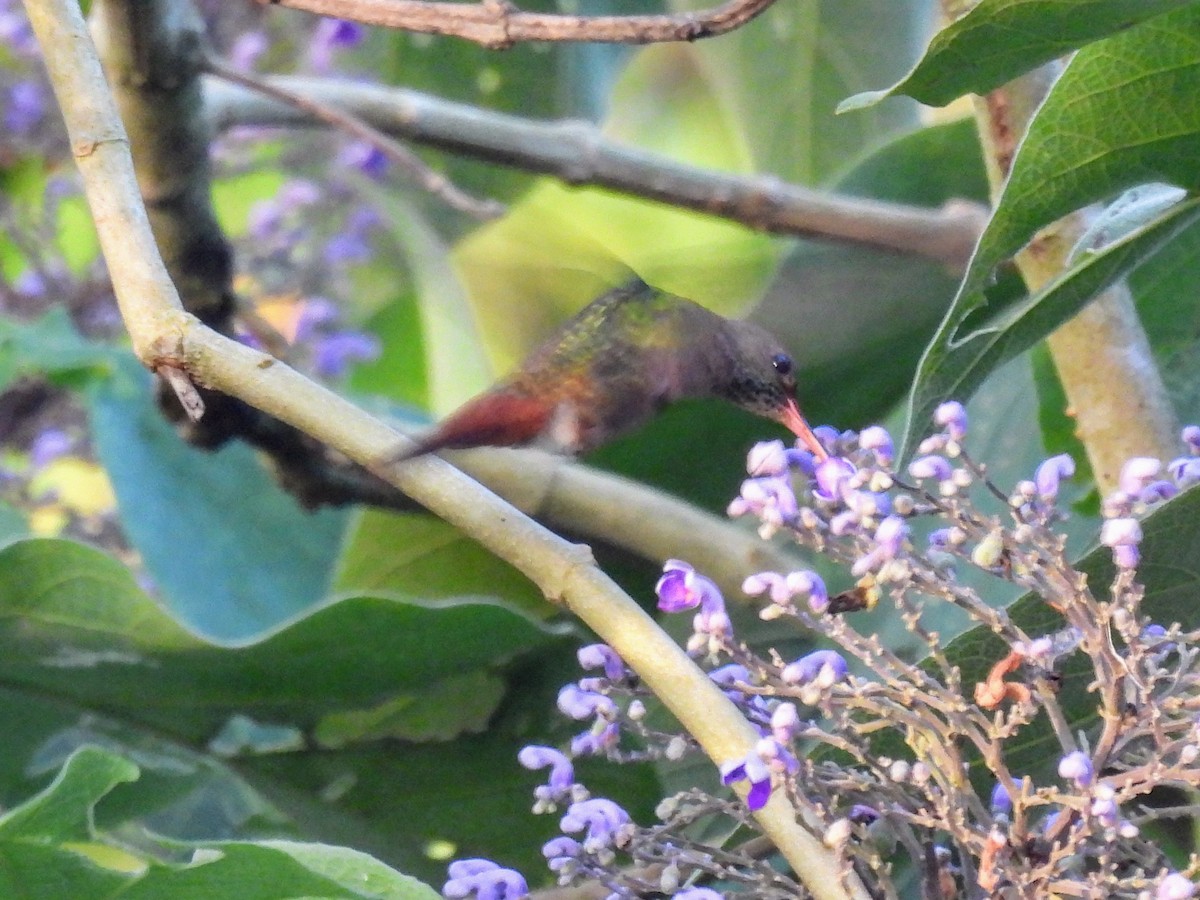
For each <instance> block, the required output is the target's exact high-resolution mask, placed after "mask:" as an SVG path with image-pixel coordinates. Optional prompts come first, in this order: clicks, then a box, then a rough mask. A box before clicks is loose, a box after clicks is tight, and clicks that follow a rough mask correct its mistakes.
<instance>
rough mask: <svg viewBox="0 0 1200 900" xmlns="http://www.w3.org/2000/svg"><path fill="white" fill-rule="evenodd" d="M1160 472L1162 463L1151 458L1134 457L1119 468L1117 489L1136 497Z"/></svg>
mask: <svg viewBox="0 0 1200 900" xmlns="http://www.w3.org/2000/svg"><path fill="white" fill-rule="evenodd" d="M1160 471H1162V463H1161V462H1160V461H1159V460H1157V459H1154V458H1153V457H1151V456H1135V457H1134V458H1133V459H1131V460H1129V461H1128V462H1126V463H1125V465H1123V466H1122V467H1121V476H1120V478H1118V479H1117V487H1118V488H1119V489H1120V490H1122V491H1124V492H1125V493H1126V494H1131V495H1135V496H1136V495H1137V494H1139V493H1141V491H1142V488H1144V487H1145V486H1146V485H1147V484H1149V483H1150V482H1151V481H1153V480H1154V479H1155V477H1156V476H1157V475H1158V473H1159V472H1160Z"/></svg>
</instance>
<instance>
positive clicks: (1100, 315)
mask: <svg viewBox="0 0 1200 900" xmlns="http://www.w3.org/2000/svg"><path fill="white" fill-rule="evenodd" d="M1058 71H1059V64H1058V63H1050V64H1048V65H1046V66H1043V67H1041V68H1039V69H1036V70H1034V71H1033V72H1030V73H1028V74H1026V75H1023V76H1021V77H1020V78H1018V79H1016V80H1014V81H1012V82H1010V83H1009V84H1006V85H1004V86H1002V87H999V88H997V89H996V90H994V91H992V92H991V93H989V94H987V95H986V96H984V97H979V98H977V99H976V103H975V116H976V121H977V123H978V127H979V133H980V142H981V143H982V145H983V150H984V158H985V163H986V166H987V171H988V178H989V181H990V182H991V186H992V193H993V196H994V197H996V198H998V197H999V195H1000V191H1001V188H1002V187H1003V184H1004V180H1005V179H1006V178H1007V176H1008V172H1009V169H1010V167H1011V166H1012V161H1013V158H1014V156H1015V155H1016V153H1017V148H1018V146H1019V144H1020V141H1021V139H1022V138H1023V137H1024V135H1025V132H1026V131H1027V130H1028V127H1029V122H1030V120H1031V119H1032V118H1033V116H1034V114H1035V113H1036V112H1037V109H1038V107H1039V106H1040V105H1041V102H1042V100H1043V99H1045V96H1046V93H1047V92H1048V91H1049V90H1050V88H1051V86H1052V85H1053V83H1054V81H1055V79H1056V77H1057V75H1058ZM1097 212H1098V210H1097V209H1096V208H1095V207H1091V208H1088V209H1082V210H1080V211H1078V212H1075V213H1072V214H1070V215H1068V216H1066V217H1064V218H1062V219H1060V220H1059V221H1057V222H1055V223H1054V224H1053V225H1050V226H1049V227H1047V228H1044V229H1042V231H1040V232H1039V233H1038V235H1037V237H1036V238H1035V239H1034V240H1033V241H1032V242H1031V243H1030V244H1029V246H1027V247H1026V248H1025V249H1024V250H1022V251H1021V252H1020V253H1018V254H1017V256H1016V264H1017V268H1018V269H1019V270H1020V272H1021V276H1022V278H1023V279H1024V281H1025V284H1026V286H1027V287H1028V288H1029V290H1030V291H1031V292H1034V291H1037V290H1039V289H1041V288H1043V287H1045V286H1046V285H1048V284H1050V283H1051V282H1052V281H1054V279H1055V278H1057V277H1058V276H1059V275H1061V274H1062V273H1063V272H1064V271H1065V270H1066V269H1067V267H1068V265H1069V257H1070V254H1071V251H1072V248H1073V247H1074V246H1075V245H1076V244H1077V243H1078V241H1079V239H1080V238H1081V237H1082V236H1083V235H1084V233H1085V232H1086V231H1087V229H1088V227H1089V225H1090V224H1091V222H1092V221H1093V219H1094V217H1095V215H1096V213H1097ZM1047 343H1048V345H1049V348H1050V355H1051V356H1052V357H1053V359H1054V366H1055V368H1056V369H1057V370H1058V376H1059V380H1060V381H1061V382H1062V386H1063V390H1064V391H1065V393H1066V395H1067V403H1068V412H1069V414H1071V415H1072V416H1073V417H1074V419H1075V424H1076V434H1077V435H1078V436H1079V439H1080V440H1081V441H1082V442H1083V446H1084V448H1085V449H1086V450H1087V455H1088V461H1089V462H1090V463H1091V467H1092V471H1093V472H1094V473H1095V476H1096V484H1097V486H1098V487H1099V489H1100V492H1101V493H1102V494H1108V493H1110V492H1112V491H1114V490H1116V488H1117V484H1118V479H1119V476H1120V473H1121V467H1122V466H1123V465H1124V463H1125V461H1126V460H1128V459H1131V458H1133V457H1135V456H1153V457H1155V458H1158V459H1169V458H1171V456H1173V455H1174V453H1175V450H1176V446H1177V443H1178V439H1179V438H1178V435H1179V424H1178V422H1177V421H1176V418H1175V411H1174V409H1173V408H1172V406H1171V401H1170V397H1169V396H1168V394H1167V389H1166V385H1165V384H1164V383H1163V380H1162V375H1161V373H1160V372H1159V370H1158V366H1157V365H1156V364H1155V362H1154V355H1153V353H1152V352H1151V349H1150V341H1149V339H1148V338H1147V337H1146V332H1145V329H1144V328H1143V327H1142V323H1141V320H1140V319H1139V318H1138V314H1137V309H1136V308H1135V306H1134V302H1133V295H1132V294H1131V293H1130V291H1129V287H1128V286H1127V285H1126V284H1125V282H1123V281H1122V282H1117V283H1116V284H1113V285H1112V286H1110V287H1109V288H1107V289H1106V290H1104V291H1101V292H1100V293H1099V294H1097V295H1096V297H1095V299H1094V300H1092V302H1091V303H1089V304H1088V305H1087V306H1086V307H1084V308H1083V310H1081V311H1080V312H1079V313H1078V314H1077V315H1076V316H1075V317H1074V318H1073V319H1071V320H1070V321H1068V322H1066V323H1064V324H1063V325H1061V326H1059V328H1058V329H1057V330H1056V331H1055V332H1054V333H1053V334H1051V335H1050V336H1049V338H1048V339H1047Z"/></svg>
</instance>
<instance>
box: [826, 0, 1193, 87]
mask: <svg viewBox="0 0 1200 900" xmlns="http://www.w3.org/2000/svg"><path fill="white" fill-rule="evenodd" d="M1191 2H1193V0H981V2H980V3H978V4H977V5H976V6H974V7H972V8H971V9H970V10H969V11H968V12H967V13H966V14H965V15H964V16H962V18H960V19H958V20H957V21H955V22H953V23H952V24H951V25H949V26H947V27H946V28H944V29H942V30H941V31H940V32H938V33H937V34H936V35H935V36H934V38H933V40H932V41H930V42H929V48H928V49H927V50H926V51H925V55H924V56H923V57H922V58H921V61H920V62H918V63H917V65H916V67H915V68H914V69H913V70H912V71H911V72H909V73H908V75H906V76H905V77H904V78H903V80H901V81H900V82H899V83H897V84H895V85H893V86H892V87H890V88H887V89H886V90H882V91H868V92H865V93H862V94H858V95H856V96H854V97H851V98H849V99H848V100H846V101H845V102H843V104H842V105H841V107H840V110H842V111H845V110H851V109H861V108H862V107H864V106H869V105H871V104H873V103H877V102H878V101H880V100H882V99H883V98H884V97H892V96H895V95H897V94H904V95H907V96H909V97H913V98H915V99H917V100H920V101H921V102H922V103H928V104H929V105H931V106H944V105H945V104H947V103H949V102H950V101H951V100H954V99H955V98H957V97H961V96H962V95H963V94H967V93H976V94H983V93H986V92H988V91H990V90H991V89H992V88H995V87H999V86H1000V85H1001V84H1003V83H1004V82H1006V81H1009V80H1011V79H1012V78H1015V77H1016V76H1017V75H1020V74H1021V73H1022V72H1025V71H1028V70H1029V69H1033V68H1035V67H1037V66H1039V65H1041V64H1042V63H1044V62H1049V61H1050V60H1052V59H1057V58H1058V57H1060V56H1066V55H1067V54H1068V53H1070V52H1071V51H1072V50H1076V49H1078V48H1079V47H1082V46H1083V45H1084V44H1087V43H1089V42H1091V41H1095V40H1099V39H1100V38H1104V37H1107V36H1109V35H1111V34H1116V33H1117V32H1120V31H1124V30H1125V29H1127V28H1130V27H1131V26H1133V25H1136V24H1137V23H1139V22H1141V21H1144V20H1145V19H1149V18H1152V17H1154V16H1157V15H1160V14H1161V13H1164V12H1169V11H1170V10H1173V9H1176V8H1178V7H1180V6H1185V5H1187V4H1188V3H1191Z"/></svg>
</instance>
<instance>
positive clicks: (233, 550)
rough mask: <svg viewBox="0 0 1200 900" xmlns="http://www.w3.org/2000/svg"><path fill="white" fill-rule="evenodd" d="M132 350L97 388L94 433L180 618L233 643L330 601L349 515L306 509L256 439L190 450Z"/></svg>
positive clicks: (129, 527) (151, 566) (132, 526)
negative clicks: (270, 470)
mask: <svg viewBox="0 0 1200 900" xmlns="http://www.w3.org/2000/svg"><path fill="white" fill-rule="evenodd" d="M151 394H152V391H151V389H150V385H149V379H148V377H147V376H146V373H145V372H144V371H142V370H141V368H140V367H139V366H137V365H136V363H134V362H133V360H132V358H126V360H125V364H124V365H123V366H122V367H121V372H120V373H119V374H118V375H117V376H114V377H113V378H111V379H109V380H107V381H105V382H103V383H98V384H97V385H96V386H95V389H94V390H93V391H91V392H90V394H89V406H90V411H91V422H92V433H93V436H94V439H95V444H96V449H97V452H98V454H99V457H100V461H101V463H103V465H104V466H105V468H106V469H107V471H108V475H109V478H110V479H111V480H112V483H113V488H114V489H115V491H116V494H117V500H118V503H119V506H120V516H121V524H122V525H123V527H124V529H125V533H126V535H128V537H129V539H130V541H131V542H132V543H133V545H134V547H135V548H136V549H137V551H138V553H139V554H140V555H141V557H142V560H143V561H144V563H145V565H146V568H147V570H148V571H149V573H150V575H151V577H152V578H153V579H154V582H155V583H156V584H157V585H158V586H159V587H160V588H161V589H162V591H163V594H164V596H165V598H166V601H167V603H168V604H169V605H170V607H171V609H172V610H173V611H174V612H175V614H176V615H178V616H180V617H181V618H182V619H183V620H184V621H185V622H187V623H188V624H189V625H190V626H191V627H193V628H196V629H197V630H199V631H202V632H204V633H205V634H209V635H212V636H213V637H216V638H219V639H226V640H234V639H238V638H243V637H246V636H248V635H251V634H255V633H257V632H259V631H261V630H262V629H264V628H270V627H272V626H275V625H277V624H279V623H280V622H282V621H283V620H285V619H287V618H289V617H291V616H294V615H296V614H297V613H299V612H301V611H303V610H306V609H308V608H310V607H311V606H312V605H313V604H315V603H317V602H318V601H320V600H321V599H322V598H323V597H324V596H325V595H326V592H327V590H328V587H329V582H330V577H331V575H332V572H333V566H334V561H335V559H336V558H337V553H338V550H339V542H340V540H341V535H342V532H343V530H344V528H345V523H346V520H347V513H346V512H344V511H337V510H322V511H320V512H315V513H313V512H306V511H305V510H302V509H301V508H300V507H299V506H297V504H296V502H295V500H294V499H292V497H290V496H289V495H288V494H286V493H284V492H283V491H282V490H281V489H280V488H279V487H277V486H276V485H275V483H274V481H273V480H272V479H271V477H270V476H269V475H268V474H267V472H266V470H265V469H264V467H263V464H262V463H261V462H260V461H259V460H258V459H257V458H256V457H255V454H254V452H253V451H252V450H250V448H249V447H246V446H245V445H242V444H236V445H230V446H227V447H225V448H223V449H222V450H220V451H219V452H217V453H205V452H202V451H199V450H196V449H194V448H192V447H189V446H188V445H187V444H185V443H184V442H183V441H182V440H180V438H179V436H178V435H176V434H175V433H174V431H172V430H171V428H170V426H169V425H167V424H166V423H165V422H164V421H163V419H162V416H161V415H160V414H159V412H158V410H156V409H155V408H154V404H153V401H152V399H151Z"/></svg>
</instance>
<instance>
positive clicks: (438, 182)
mask: <svg viewBox="0 0 1200 900" xmlns="http://www.w3.org/2000/svg"><path fill="white" fill-rule="evenodd" d="M204 66H205V68H206V69H208V71H209V72H211V73H212V74H213V75H215V76H217V77H218V78H221V79H223V80H224V81H228V82H230V83H232V84H237V85H240V86H241V87H244V88H247V89H249V90H251V91H256V92H257V93H259V94H263V95H264V96H267V97H271V98H272V99H274V100H278V101H279V102H280V103H286V104H288V105H289V106H294V107H295V108H296V109H298V110H301V111H303V112H305V113H307V114H308V115H309V116H311V117H312V118H313V119H315V120H316V121H318V122H324V123H325V124H326V125H330V126H332V127H334V128H338V129H340V130H342V131H344V132H346V133H347V134H349V135H352V136H354V137H356V138H358V139H360V140H364V141H367V142H368V143H370V144H372V145H374V146H375V147H377V148H378V149H379V150H380V151H381V152H382V153H383V154H384V155H385V156H387V157H388V159H390V160H391V161H392V162H393V163H395V165H396V167H397V168H399V169H400V171H401V172H403V173H404V174H405V175H406V176H407V177H408V178H409V179H411V180H412V181H414V182H416V183H417V185H419V186H420V187H421V188H422V189H423V190H425V191H427V192H428V193H430V194H432V195H433V196H435V197H437V198H438V199H439V200H441V201H442V202H443V203H445V204H446V205H447V206H449V207H450V208H451V209H454V210H457V211H458V212H461V213H466V214H467V215H469V216H472V217H473V218H476V219H481V220H487V219H494V218H497V217H498V216H501V215H503V214H504V206H503V204H501V203H499V202H497V201H495V200H481V199H479V198H477V197H472V196H471V195H470V194H468V193H467V192H466V191H464V190H463V189H462V188H460V187H458V186H457V185H456V184H454V182H452V181H451V180H450V179H449V178H447V177H446V176H445V175H443V174H442V173H440V172H435V171H433V169H431V168H429V166H427V165H426V164H425V163H424V161H423V160H422V159H421V158H420V157H419V156H417V155H416V154H415V153H413V152H412V151H411V150H409V149H408V148H407V147H405V146H403V145H402V144H400V143H399V142H398V141H396V140H394V139H393V138H390V137H388V136H387V135H386V134H384V133H383V132H381V131H379V130H378V129H376V128H373V127H372V126H370V125H368V124H367V123H366V122H364V121H363V120H362V119H360V118H358V117H357V116H355V115H353V114H351V113H348V112H344V111H342V110H340V109H338V108H337V107H334V106H329V105H328V104H326V103H322V102H321V101H319V100H314V99H312V98H311V97H305V96H303V95H301V94H297V93H296V92H295V91H289V90H288V89H287V88H284V87H281V86H280V85H279V84H278V83H270V82H267V81H264V80H263V79H261V78H256V77H254V76H252V75H246V74H245V73H243V72H239V71H237V70H236V69H233V68H231V67H229V66H226V65H223V64H222V63H220V62H218V61H217V60H215V59H208V60H206V61H205V64H204Z"/></svg>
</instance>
